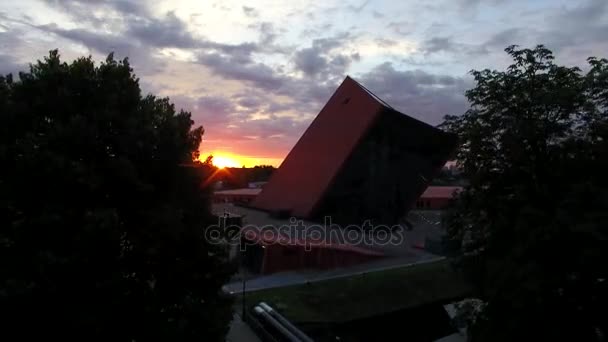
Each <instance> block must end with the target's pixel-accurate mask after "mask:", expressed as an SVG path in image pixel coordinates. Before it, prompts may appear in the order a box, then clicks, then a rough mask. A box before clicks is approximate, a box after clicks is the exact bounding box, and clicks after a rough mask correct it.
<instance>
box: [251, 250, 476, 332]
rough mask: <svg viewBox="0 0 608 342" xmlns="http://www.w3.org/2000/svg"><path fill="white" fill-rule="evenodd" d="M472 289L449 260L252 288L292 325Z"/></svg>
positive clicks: (410, 304) (452, 295)
mask: <svg viewBox="0 0 608 342" xmlns="http://www.w3.org/2000/svg"><path fill="white" fill-rule="evenodd" d="M469 292H470V287H469V286H468V285H467V283H466V282H465V281H464V279H463V277H462V275H461V274H459V273H457V272H456V271H455V270H454V269H453V268H452V266H451V265H450V261H449V260H446V259H444V260H439V261H435V262H429V263H425V264H418V265H411V266H403V267H399V268H393V269H389V270H383V271H377V272H370V273H366V274H363V275H355V276H349V277H344V278H337V279H330V280H324V281H319V282H313V283H309V284H303V285H293V286H286V287H281V288H273V289H267V290H260V291H255V292H250V293H248V294H247V301H248V303H251V304H252V306H253V305H256V304H257V303H259V302H261V301H264V302H267V303H269V304H270V305H272V306H274V307H275V308H276V309H277V310H278V311H279V312H281V313H282V314H283V315H285V316H286V317H287V318H288V319H290V320H292V321H293V322H296V323H340V322H347V321H351V320H355V319H360V318H365V317H371V316H374V315H379V314H383V313H387V312H394V311H397V310H403V309H409V308H415V307H419V306H422V305H427V304H431V303H441V302H447V301H450V300H453V299H458V298H461V297H464V296H465V295H467V294H468V293H469Z"/></svg>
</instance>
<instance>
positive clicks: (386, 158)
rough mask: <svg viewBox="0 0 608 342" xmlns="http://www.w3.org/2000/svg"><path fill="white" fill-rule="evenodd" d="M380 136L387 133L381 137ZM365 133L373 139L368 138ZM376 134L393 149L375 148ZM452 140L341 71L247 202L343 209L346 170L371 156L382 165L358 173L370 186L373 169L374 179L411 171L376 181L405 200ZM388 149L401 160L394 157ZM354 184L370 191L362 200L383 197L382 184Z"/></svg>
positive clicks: (296, 209) (419, 188)
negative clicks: (379, 187)
mask: <svg viewBox="0 0 608 342" xmlns="http://www.w3.org/2000/svg"><path fill="white" fill-rule="evenodd" d="M384 135H385V136H386V139H385V138H381V139H378V136H384ZM370 137H371V139H372V140H373V139H376V140H373V141H370ZM379 141H383V142H387V141H388V143H389V144H392V145H391V146H392V147H391V149H393V150H391V149H388V150H386V149H382V148H379V149H378V148H376V147H377V146H379V145H378V144H382V143H383V142H379ZM454 146H455V138H453V137H452V136H448V135H447V134H446V133H444V132H442V131H441V130H439V129H437V128H435V127H432V126H430V125H428V124H426V123H423V122H421V121H418V120H416V119H414V118H411V117H409V116H407V115H405V114H402V113H400V112H398V111H396V110H394V109H393V108H392V107H390V106H389V105H388V104H386V103H385V102H384V101H382V100H381V99H380V98H378V97H377V96H376V95H374V94H373V93H372V92H371V91H369V90H368V89H366V88H365V87H363V86H362V85H361V84H359V83H358V82H356V81H355V80H353V79H352V78H350V77H346V79H345V80H344V81H343V82H342V84H341V85H340V86H339V87H338V88H337V89H336V91H335V93H334V94H333V95H332V96H331V98H330V99H329V101H328V102H327V103H326V104H325V106H324V107H323V109H322V110H321V112H320V113H319V114H318V115H317V117H316V118H315V119H314V121H313V122H312V123H311V124H310V126H309V127H308V129H307V130H306V132H304V134H303V135H302V137H301V138H300V140H299V141H298V142H297V143H296V145H295V146H294V147H293V149H292V150H291V151H290V152H289V154H288V155H287V157H286V158H285V160H284V161H283V163H282V164H281V166H280V167H279V168H278V169H277V170H276V171H275V172H274V173H273V174H272V176H271V178H270V180H269V182H268V183H267V184H266V185H265V187H264V188H263V190H262V192H261V193H260V194H259V195H258V196H257V197H256V199H255V201H254V202H253V204H252V206H253V207H255V208H258V209H262V210H267V211H281V212H288V213H290V214H291V215H293V216H296V217H301V218H310V219H313V218H314V216H315V214H316V213H317V212H320V211H323V210H321V209H320V208H322V207H325V208H329V207H330V208H332V210H333V209H336V208H337V209H340V206H341V205H343V204H342V197H343V194H344V193H345V191H344V189H345V187H346V188H348V189H351V186H350V185H349V184H350V183H349V182H350V180H351V179H352V177H350V176H352V175H353V174H352V172H350V171H352V170H357V169H360V170H363V169H365V168H366V167H368V165H369V164H370V160H376V162H371V163H372V164H374V163H380V164H381V165H378V166H380V167H379V168H376V169H377V170H376V171H374V170H366V171H365V172H363V171H362V172H360V175H357V177H363V178H366V179H368V180H371V182H367V183H366V185H361V186H362V187H365V188H366V189H368V188H373V184H372V183H374V182H376V183H378V182H377V181H378V179H371V178H370V177H372V174H375V175H377V176H376V178H378V177H380V178H382V177H384V178H387V177H388V178H391V179H396V178H399V177H398V173H399V172H402V173H401V174H405V175H407V176H408V179H407V180H404V181H399V182H396V184H395V182H393V183H386V184H385V183H383V182H380V183H382V184H383V185H382V186H385V187H387V189H390V188H395V187H398V188H399V190H398V191H401V192H403V194H402V195H403V196H402V200H404V201H407V202H413V201H415V200H416V199H417V198H418V197H419V196H420V194H421V193H422V192H423V191H424V189H425V188H426V186H427V185H428V182H429V181H430V179H431V178H432V177H433V176H434V174H435V172H436V170H435V169H436V168H437V167H439V168H440V167H441V165H443V164H444V163H445V161H446V160H447V158H448V155H449V153H450V151H451V150H452V149H453V147H454ZM355 151H358V152H357V153H354V152H355ZM366 153H367V154H378V158H371V159H369V158H368V159H366V158H362V155H365V154H366ZM392 155H396V157H395V158H397V159H398V160H393V159H394V158H393V157H391V156H392ZM391 158H393V159H391ZM389 169H391V170H393V171H389ZM349 173H350V176H349ZM378 175H380V176H378ZM388 175H392V176H390V177H389V176H388ZM385 176H386V177H385ZM363 183H365V182H363ZM422 183H424V184H422ZM332 189H333V190H335V191H331V190H332ZM359 190H362V191H360V192H358V193H357V195H358V196H359V197H367V202H370V201H375V199H374V198H375V196H380V195H382V196H384V195H383V194H381V193H380V192H381V191H376V193H375V194H371V193H369V192H368V193H366V192H365V191H363V190H364V189H363V188H361V189H359ZM382 191H383V190H382ZM391 191H392V190H391ZM347 192H350V190H349V191H347ZM352 193H353V194H354V193H355V192H352ZM340 196H342V197H340ZM390 196H393V195H390ZM384 197H386V196H384ZM389 201H390V199H389ZM328 203H329V204H328ZM377 203H378V204H379V205H383V203H381V202H377ZM347 205H349V204H347V203H344V206H347ZM351 207H353V208H354V206H352V205H351ZM398 207H399V208H405V207H406V206H403V205H399V206H398ZM389 209H390V208H389ZM387 210H388V209H387Z"/></svg>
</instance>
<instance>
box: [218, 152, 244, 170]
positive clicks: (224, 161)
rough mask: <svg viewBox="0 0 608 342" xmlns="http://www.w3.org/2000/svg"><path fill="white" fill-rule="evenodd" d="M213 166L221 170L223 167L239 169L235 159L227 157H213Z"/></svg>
mask: <svg viewBox="0 0 608 342" xmlns="http://www.w3.org/2000/svg"><path fill="white" fill-rule="evenodd" d="M213 165H215V166H217V167H219V168H220V169H223V168H225V167H240V166H242V164H240V163H239V162H238V161H237V160H236V159H234V158H233V157H230V156H227V155H214V156H213Z"/></svg>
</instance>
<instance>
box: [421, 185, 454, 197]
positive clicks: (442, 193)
mask: <svg viewBox="0 0 608 342" xmlns="http://www.w3.org/2000/svg"><path fill="white" fill-rule="evenodd" d="M460 191H462V187H460V186H429V187H428V188H426V190H424V193H422V196H420V198H423V199H424V198H447V199H450V198H452V197H454V195H455V194H456V193H457V192H460Z"/></svg>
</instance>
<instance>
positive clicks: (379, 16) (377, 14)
mask: <svg viewBox="0 0 608 342" xmlns="http://www.w3.org/2000/svg"><path fill="white" fill-rule="evenodd" d="M372 15H373V16H374V18H376V19H382V18H384V14H382V13H380V12H378V11H376V10H373V11H372Z"/></svg>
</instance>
